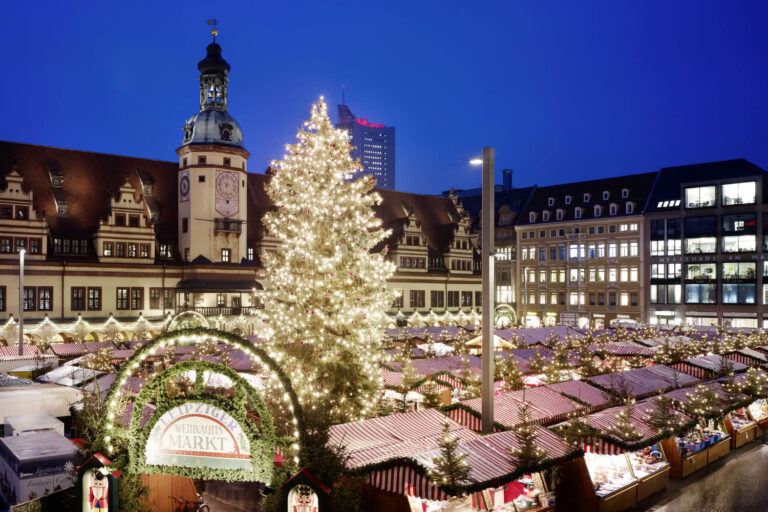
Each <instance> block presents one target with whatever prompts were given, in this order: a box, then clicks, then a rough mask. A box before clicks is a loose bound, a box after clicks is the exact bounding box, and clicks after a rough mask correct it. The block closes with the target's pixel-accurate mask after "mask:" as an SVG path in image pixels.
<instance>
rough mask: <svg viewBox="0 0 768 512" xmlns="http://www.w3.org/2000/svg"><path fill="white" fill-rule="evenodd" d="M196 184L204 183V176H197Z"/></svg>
mask: <svg viewBox="0 0 768 512" xmlns="http://www.w3.org/2000/svg"><path fill="white" fill-rule="evenodd" d="M197 182H198V183H205V176H204V175H201V176H198V177H197Z"/></svg>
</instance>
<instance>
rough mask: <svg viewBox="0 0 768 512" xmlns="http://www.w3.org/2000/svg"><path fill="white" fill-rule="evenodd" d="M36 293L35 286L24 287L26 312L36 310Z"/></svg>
mask: <svg viewBox="0 0 768 512" xmlns="http://www.w3.org/2000/svg"><path fill="white" fill-rule="evenodd" d="M35 291H36V290H35V287H34V286H25V287H24V311H34V310H35Z"/></svg>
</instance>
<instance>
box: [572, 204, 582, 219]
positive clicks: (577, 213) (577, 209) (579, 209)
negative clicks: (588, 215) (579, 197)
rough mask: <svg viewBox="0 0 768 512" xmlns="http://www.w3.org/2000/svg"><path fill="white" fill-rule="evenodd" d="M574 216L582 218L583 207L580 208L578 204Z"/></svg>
mask: <svg viewBox="0 0 768 512" xmlns="http://www.w3.org/2000/svg"><path fill="white" fill-rule="evenodd" d="M573 216H574V218H576V219H580V218H581V208H579V207H578V206H577V207H576V208H575V209H574V210H573Z"/></svg>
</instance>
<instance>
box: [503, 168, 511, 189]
mask: <svg viewBox="0 0 768 512" xmlns="http://www.w3.org/2000/svg"><path fill="white" fill-rule="evenodd" d="M502 176H503V184H504V187H503V188H504V190H512V188H513V187H512V169H504V170H503V171H502Z"/></svg>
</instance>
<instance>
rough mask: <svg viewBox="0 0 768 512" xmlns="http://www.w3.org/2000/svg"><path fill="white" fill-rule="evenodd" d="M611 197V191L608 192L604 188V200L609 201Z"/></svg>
mask: <svg viewBox="0 0 768 512" xmlns="http://www.w3.org/2000/svg"><path fill="white" fill-rule="evenodd" d="M610 198H611V193H610V192H608V191H607V190H603V201H607V200H608V199H610Z"/></svg>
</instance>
